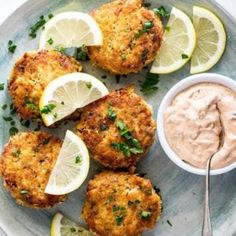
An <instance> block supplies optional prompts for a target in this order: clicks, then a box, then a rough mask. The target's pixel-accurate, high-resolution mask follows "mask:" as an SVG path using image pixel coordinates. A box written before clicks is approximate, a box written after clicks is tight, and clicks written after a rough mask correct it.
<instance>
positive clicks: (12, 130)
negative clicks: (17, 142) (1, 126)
mask: <svg viewBox="0 0 236 236" xmlns="http://www.w3.org/2000/svg"><path fill="white" fill-rule="evenodd" d="M18 132H19V130H18V129H17V128H16V127H11V128H10V129H9V134H10V136H13V135H15V134H17V133H18Z"/></svg>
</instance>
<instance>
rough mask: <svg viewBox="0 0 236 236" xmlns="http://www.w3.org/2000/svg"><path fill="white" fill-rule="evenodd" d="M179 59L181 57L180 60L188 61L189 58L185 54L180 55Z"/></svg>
mask: <svg viewBox="0 0 236 236" xmlns="http://www.w3.org/2000/svg"><path fill="white" fill-rule="evenodd" d="M181 57H182V59H188V58H189V56H188V55H187V54H182V55H181Z"/></svg>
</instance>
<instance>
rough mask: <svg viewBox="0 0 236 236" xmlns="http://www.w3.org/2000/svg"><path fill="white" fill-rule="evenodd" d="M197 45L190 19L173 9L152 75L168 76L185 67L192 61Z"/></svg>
mask: <svg viewBox="0 0 236 236" xmlns="http://www.w3.org/2000/svg"><path fill="white" fill-rule="evenodd" d="M195 44H196V34H195V30H194V27H193V24H192V22H191V20H190V18H189V17H188V16H187V15H186V14H185V13H184V12H182V11H180V10H179V9H177V8H175V7H173V8H172V10H171V14H170V18H169V20H168V23H167V26H166V30H165V33H164V37H163V42H162V45H161V48H160V50H159V52H158V53H157V56H156V58H155V61H154V63H153V65H152V67H151V71H150V72H151V73H155V74H168V73H171V72H174V71H176V70H178V69H180V68H181V67H183V66H184V65H185V64H186V63H187V62H188V60H189V59H190V57H191V55H192V53H193V50H194V48H195Z"/></svg>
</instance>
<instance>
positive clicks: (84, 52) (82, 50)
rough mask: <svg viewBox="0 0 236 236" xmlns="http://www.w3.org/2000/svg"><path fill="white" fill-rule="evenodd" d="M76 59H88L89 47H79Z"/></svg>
mask: <svg viewBox="0 0 236 236" xmlns="http://www.w3.org/2000/svg"><path fill="white" fill-rule="evenodd" d="M76 59H77V60H79V61H88V60H89V56H88V49H87V47H86V46H85V45H82V46H81V47H79V48H77V51H76Z"/></svg>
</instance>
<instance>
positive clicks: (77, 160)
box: [75, 155, 82, 164]
mask: <svg viewBox="0 0 236 236" xmlns="http://www.w3.org/2000/svg"><path fill="white" fill-rule="evenodd" d="M81 162H82V160H81V156H80V155H77V156H76V157H75V164H80V163H81Z"/></svg>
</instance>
